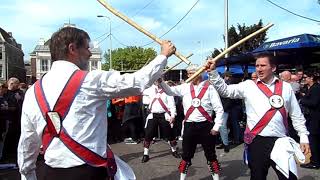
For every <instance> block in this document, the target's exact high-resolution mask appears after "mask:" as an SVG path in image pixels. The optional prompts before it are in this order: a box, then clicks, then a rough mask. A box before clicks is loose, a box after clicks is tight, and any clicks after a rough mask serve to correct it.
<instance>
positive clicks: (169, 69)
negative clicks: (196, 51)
mask: <svg viewBox="0 0 320 180" xmlns="http://www.w3.org/2000/svg"><path fill="white" fill-rule="evenodd" d="M191 56H193V53H191V54H189V55H188V56H187V57H186V58H187V59H189V57H191ZM181 63H182V61H179V62H178V63H177V64H175V65H173V66H172V67H169V68H168V69H167V70H166V71H165V72H164V73H163V74H166V73H167V72H169V71H171V70H172V69H173V68H175V67H177V66H178V65H179V64H181Z"/></svg>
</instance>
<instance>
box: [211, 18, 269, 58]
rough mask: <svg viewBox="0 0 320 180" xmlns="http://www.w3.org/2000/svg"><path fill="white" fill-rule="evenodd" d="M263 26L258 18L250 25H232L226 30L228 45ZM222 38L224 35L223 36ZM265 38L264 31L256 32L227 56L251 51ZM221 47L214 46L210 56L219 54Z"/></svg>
mask: <svg viewBox="0 0 320 180" xmlns="http://www.w3.org/2000/svg"><path fill="white" fill-rule="evenodd" d="M262 27H263V23H262V20H260V21H259V22H258V23H257V24H253V25H251V26H246V25H245V24H242V25H241V24H238V25H237V27H234V26H233V25H232V26H231V27H230V28H229V30H228V43H229V47H230V46H232V45H233V44H235V43H236V42H238V41H240V40H241V39H243V38H245V37H246V36H248V35H249V34H251V33H253V32H255V31H257V30H259V29H261V28H262ZM223 39H224V37H223ZM266 40H267V38H266V32H263V33H261V34H258V35H257V36H255V37H253V38H251V39H249V40H248V41H246V42H245V43H243V44H241V45H240V46H238V47H236V48H234V49H233V50H232V51H231V52H230V53H229V56H234V55H238V54H242V53H246V52H250V51H253V50H254V49H256V48H257V47H259V46H260V45H261V44H262V43H264V42H265V41H266ZM222 51H223V49H217V48H215V49H214V51H213V52H212V54H211V57H216V56H217V55H219V54H220V53H221V52H222Z"/></svg>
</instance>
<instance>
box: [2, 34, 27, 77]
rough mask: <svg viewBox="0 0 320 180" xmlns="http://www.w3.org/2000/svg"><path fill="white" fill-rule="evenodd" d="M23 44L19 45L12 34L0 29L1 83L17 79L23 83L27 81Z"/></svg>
mask: <svg viewBox="0 0 320 180" xmlns="http://www.w3.org/2000/svg"><path fill="white" fill-rule="evenodd" d="M21 47H22V46H21V44H19V43H17V42H16V40H15V39H14V38H13V36H12V33H11V32H6V31H5V30H3V29H2V28H0V81H7V80H8V79H9V78H10V77H16V78H18V79H19V80H20V81H21V82H25V80H26V70H25V67H24V61H23V57H24V53H23V51H22V48H21Z"/></svg>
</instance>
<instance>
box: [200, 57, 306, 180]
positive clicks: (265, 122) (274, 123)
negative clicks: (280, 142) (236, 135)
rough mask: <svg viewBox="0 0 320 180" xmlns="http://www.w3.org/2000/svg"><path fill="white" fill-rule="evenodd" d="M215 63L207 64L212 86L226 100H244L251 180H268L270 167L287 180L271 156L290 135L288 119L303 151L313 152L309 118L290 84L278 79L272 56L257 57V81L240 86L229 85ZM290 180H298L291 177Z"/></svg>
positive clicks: (245, 138) (210, 60)
mask: <svg viewBox="0 0 320 180" xmlns="http://www.w3.org/2000/svg"><path fill="white" fill-rule="evenodd" d="M215 65H216V64H215V61H213V60H212V59H211V58H210V59H209V60H208V61H207V64H206V68H207V69H208V71H210V70H213V71H212V72H210V73H209V78H210V81H211V83H212V84H213V85H214V86H215V87H216V89H217V91H218V92H219V94H220V95H221V96H223V97H228V98H234V99H236V98H238V99H244V103H245V106H246V114H247V128H246V131H245V135H244V141H245V143H246V150H247V151H246V152H247V153H246V155H248V156H246V157H248V163H249V167H250V170H251V180H265V179H266V176H267V174H268V169H269V168H270V166H272V167H273V169H274V170H275V171H276V173H277V175H278V177H279V179H281V180H282V179H287V178H286V177H285V176H284V175H283V174H282V173H280V172H279V171H278V170H277V169H276V168H275V163H274V162H273V161H272V160H270V153H271V151H272V148H273V146H274V143H275V141H276V140H277V139H278V138H280V137H285V136H286V135H287V116H288V115H289V116H290V117H291V119H292V123H293V127H294V128H295V130H296V131H298V134H299V136H300V146H301V150H302V151H303V152H304V153H305V154H307V153H308V152H309V151H310V147H309V144H308V143H309V141H308V134H309V132H308V131H307V129H306V126H305V118H304V116H303V114H302V113H301V110H300V107H299V104H298V102H297V100H296V97H295V95H294V92H293V90H292V88H291V86H290V84H289V83H286V82H282V81H281V80H279V79H278V78H277V77H275V76H274V74H273V73H274V72H275V70H276V64H275V60H274V58H273V56H272V55H270V54H268V53H262V54H258V55H257V56H256V73H257V75H258V79H257V80H256V81H253V80H247V81H244V82H241V83H239V84H232V85H227V84H226V83H225V82H224V80H223V79H222V78H221V77H220V76H219V74H218V72H217V71H216V70H214V69H215ZM289 179H296V176H295V175H293V174H292V173H290V177H289Z"/></svg>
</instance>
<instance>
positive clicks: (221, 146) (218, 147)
mask: <svg viewBox="0 0 320 180" xmlns="http://www.w3.org/2000/svg"><path fill="white" fill-rule="evenodd" d="M216 148H217V149H223V148H224V145H223V144H220V145H218V146H216Z"/></svg>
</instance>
